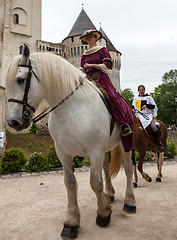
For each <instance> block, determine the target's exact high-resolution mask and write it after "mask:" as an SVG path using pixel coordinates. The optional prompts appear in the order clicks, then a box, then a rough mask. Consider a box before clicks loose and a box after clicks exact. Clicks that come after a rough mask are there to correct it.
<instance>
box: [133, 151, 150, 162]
mask: <svg viewBox="0 0 177 240" xmlns="http://www.w3.org/2000/svg"><path fill="white" fill-rule="evenodd" d="M135 160H136V161H139V153H138V152H137V151H135ZM144 161H145V162H152V161H154V157H153V154H152V152H150V151H147V152H146V155H145V158H144Z"/></svg>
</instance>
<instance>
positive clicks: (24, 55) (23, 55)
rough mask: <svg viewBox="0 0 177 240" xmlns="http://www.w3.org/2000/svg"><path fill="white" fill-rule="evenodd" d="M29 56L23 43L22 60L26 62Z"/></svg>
mask: <svg viewBox="0 0 177 240" xmlns="http://www.w3.org/2000/svg"><path fill="white" fill-rule="evenodd" d="M29 56H30V50H29V47H28V46H27V45H26V44H24V45H23V53H22V60H23V61H24V62H27V61H28V59H29Z"/></svg>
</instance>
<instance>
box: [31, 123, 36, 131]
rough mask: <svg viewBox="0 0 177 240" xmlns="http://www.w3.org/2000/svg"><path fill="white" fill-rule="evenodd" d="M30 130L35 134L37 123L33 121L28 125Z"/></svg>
mask: <svg viewBox="0 0 177 240" xmlns="http://www.w3.org/2000/svg"><path fill="white" fill-rule="evenodd" d="M30 132H31V133H33V134H36V132H37V124H35V123H33V124H32V125H31V127H30Z"/></svg>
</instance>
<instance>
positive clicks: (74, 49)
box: [74, 47, 76, 56]
mask: <svg viewBox="0 0 177 240" xmlns="http://www.w3.org/2000/svg"><path fill="white" fill-rule="evenodd" d="M74 56H76V47H74Z"/></svg>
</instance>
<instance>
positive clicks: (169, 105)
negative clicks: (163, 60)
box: [151, 69, 177, 125]
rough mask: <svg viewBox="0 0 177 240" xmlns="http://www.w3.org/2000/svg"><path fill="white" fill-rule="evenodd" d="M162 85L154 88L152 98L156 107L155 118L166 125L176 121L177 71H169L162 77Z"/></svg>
mask: <svg viewBox="0 0 177 240" xmlns="http://www.w3.org/2000/svg"><path fill="white" fill-rule="evenodd" d="M162 82H163V83H162V84H161V85H159V86H158V87H156V88H155V91H154V93H152V94H151V95H152V97H153V98H154V100H155V102H156V104H157V107H158V116H157V118H158V119H159V120H161V121H163V122H164V123H165V124H166V125H172V124H176V121H177V70H176V69H175V70H170V71H169V72H168V73H165V74H164V76H163V77H162Z"/></svg>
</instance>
